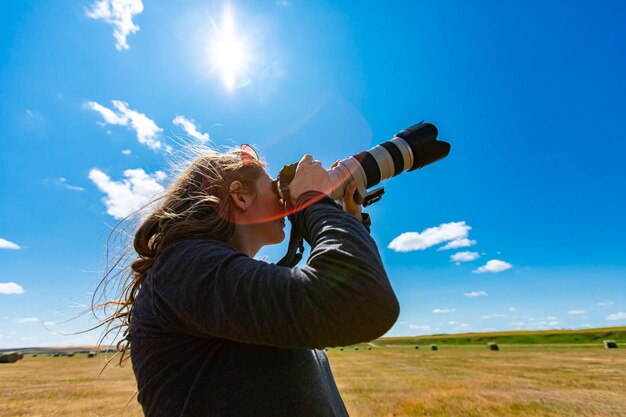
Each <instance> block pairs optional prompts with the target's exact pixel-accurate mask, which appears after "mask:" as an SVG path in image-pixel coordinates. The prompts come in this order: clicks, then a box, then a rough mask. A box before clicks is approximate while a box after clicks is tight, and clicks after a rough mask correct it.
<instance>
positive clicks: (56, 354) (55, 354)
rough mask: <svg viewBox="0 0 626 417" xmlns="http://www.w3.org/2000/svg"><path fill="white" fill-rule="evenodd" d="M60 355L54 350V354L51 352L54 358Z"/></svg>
mask: <svg viewBox="0 0 626 417" xmlns="http://www.w3.org/2000/svg"><path fill="white" fill-rule="evenodd" d="M60 355H61V354H60V353H59V352H55V353H54V354H52V356H54V357H55V358H56V357H57V356H60Z"/></svg>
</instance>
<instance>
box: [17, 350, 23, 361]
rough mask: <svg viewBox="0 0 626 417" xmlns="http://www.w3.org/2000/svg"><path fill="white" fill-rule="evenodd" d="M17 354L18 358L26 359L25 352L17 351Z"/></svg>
mask: <svg viewBox="0 0 626 417" xmlns="http://www.w3.org/2000/svg"><path fill="white" fill-rule="evenodd" d="M17 355H18V357H17V359H18V360H22V359H24V354H23V353H22V352H17Z"/></svg>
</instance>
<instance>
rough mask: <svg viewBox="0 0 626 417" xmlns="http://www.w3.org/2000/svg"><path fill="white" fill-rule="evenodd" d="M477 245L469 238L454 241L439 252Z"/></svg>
mask: <svg viewBox="0 0 626 417" xmlns="http://www.w3.org/2000/svg"><path fill="white" fill-rule="evenodd" d="M475 244H476V241H475V240H470V239H468V238H461V239H454V240H453V241H451V242H449V243H447V244H445V245H443V246H442V247H440V248H439V249H437V250H447V249H458V248H466V247H468V246H474V245H475Z"/></svg>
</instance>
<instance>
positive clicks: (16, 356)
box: [0, 352, 20, 363]
mask: <svg viewBox="0 0 626 417" xmlns="http://www.w3.org/2000/svg"><path fill="white" fill-rule="evenodd" d="M19 360H20V353H19V352H5V353H2V354H0V363H15V362H17V361H19Z"/></svg>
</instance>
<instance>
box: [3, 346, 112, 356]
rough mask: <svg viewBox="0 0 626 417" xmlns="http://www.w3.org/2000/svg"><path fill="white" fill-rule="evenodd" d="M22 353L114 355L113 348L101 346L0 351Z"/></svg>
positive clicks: (25, 348) (28, 348)
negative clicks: (94, 353)
mask: <svg viewBox="0 0 626 417" xmlns="http://www.w3.org/2000/svg"><path fill="white" fill-rule="evenodd" d="M12 351H16V352H22V353H25V354H27V355H28V354H38V355H46V354H54V353H65V354H68V353H75V354H87V353H88V352H92V351H93V352H96V351H99V352H100V353H104V352H108V353H115V352H117V351H116V350H115V346H101V347H100V349H97V348H96V347H95V346H58V347H22V348H13V349H0V353H2V352H12Z"/></svg>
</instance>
